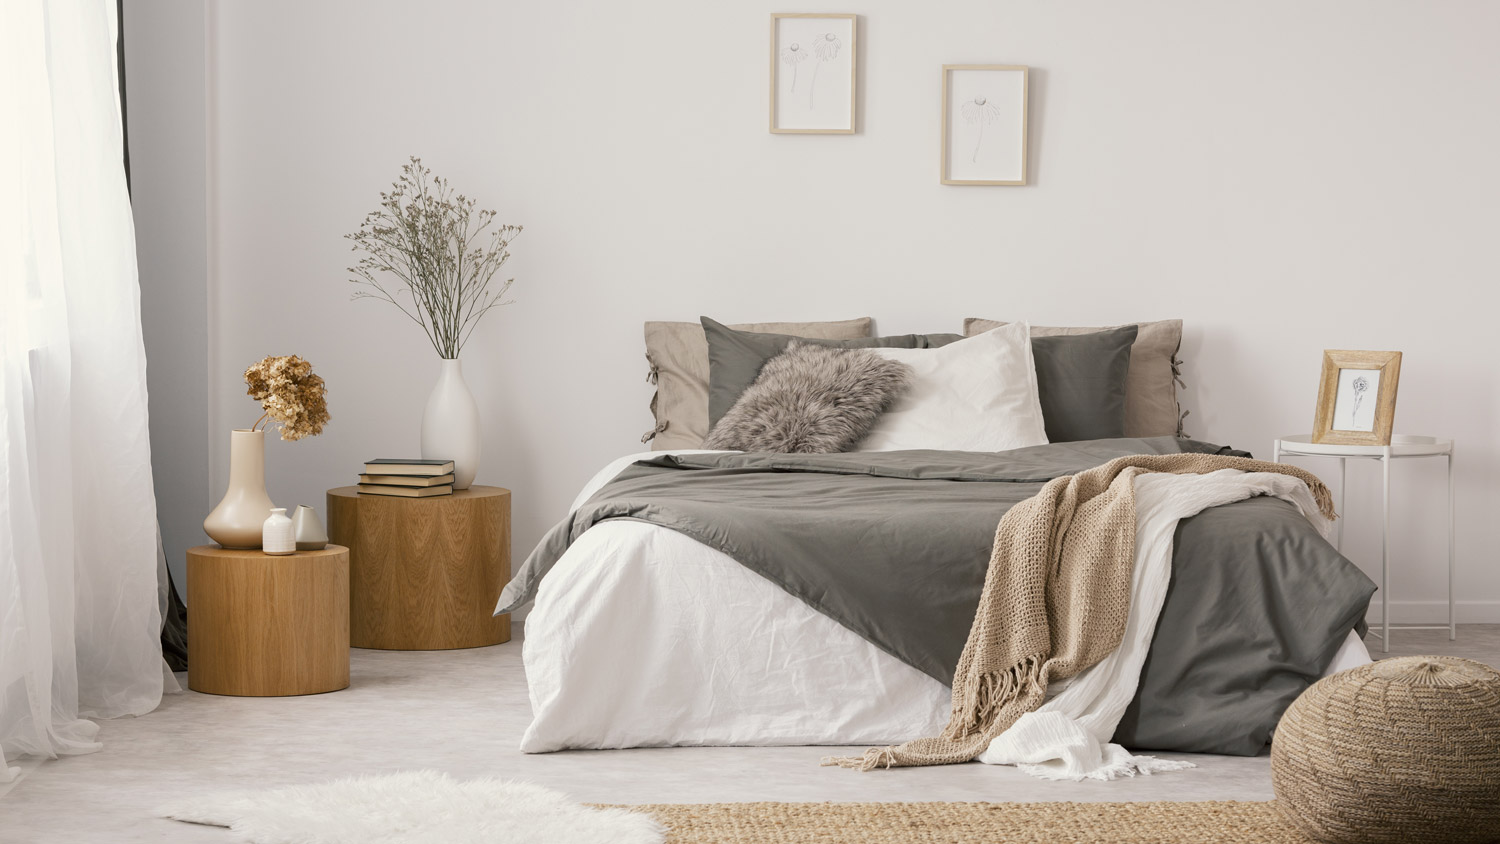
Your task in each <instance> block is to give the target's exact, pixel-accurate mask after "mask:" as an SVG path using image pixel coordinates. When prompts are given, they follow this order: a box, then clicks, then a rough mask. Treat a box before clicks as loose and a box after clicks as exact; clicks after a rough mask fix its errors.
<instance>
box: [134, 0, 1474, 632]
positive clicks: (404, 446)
mask: <svg viewBox="0 0 1500 844" xmlns="http://www.w3.org/2000/svg"><path fill="white" fill-rule="evenodd" d="M214 10H215V11H214V16H215V19H214V20H213V21H212V22H211V27H210V30H211V36H210V37H211V41H210V44H209V53H210V63H211V73H210V75H211V78H212V80H213V82H212V85H211V88H210V96H209V99H210V103H209V109H210V111H209V116H210V139H211V140H210V149H209V155H208V161H209V168H210V172H209V185H210V203H209V215H210V229H209V233H208V236H209V240H210V243H211V244H212V245H213V248H212V249H211V252H210V270H211V272H210V278H211V289H210V302H211V305H210V307H211V309H213V311H214V313H213V320H212V322H211V325H210V335H209V336H210V338H211V346H212V348H211V360H213V361H214V364H213V367H214V369H213V372H212V373H211V376H212V380H213V385H214V386H213V395H212V412H213V418H214V425H215V426H216V429H217V430H218V431H220V435H219V436H218V438H217V440H216V441H215V442H213V444H212V445H213V448H214V455H213V459H212V461H211V467H212V470H213V477H212V481H213V486H214V487H215V489H216V490H218V489H222V488H223V484H224V481H225V477H224V472H225V464H226V454H225V452H226V448H227V444H226V442H225V440H226V438H227V435H224V434H223V433H222V432H223V431H226V430H227V429H228V428H230V427H234V426H244V425H247V424H249V423H250V422H251V421H252V420H253V419H254V418H255V417H256V416H257V415H258V414H257V412H256V409H255V408H254V407H253V406H252V404H251V402H250V400H249V399H247V398H245V397H244V396H243V387H242V385H241V384H240V382H239V373H240V370H241V368H242V367H243V366H245V365H246V364H248V363H250V362H251V361H253V360H256V359H258V358H259V357H261V356H263V355H265V354H273V353H274V354H288V353H297V354H301V355H303V356H305V357H307V358H309V359H310V360H312V361H313V362H314V363H315V364H316V366H317V367H318V371H319V372H320V373H322V374H323V375H324V376H325V377H326V378H327V380H328V383H329V385H330V405H331V408H332V412H333V422H332V424H331V425H330V427H329V428H328V431H327V433H325V434H324V435H323V436H322V437H319V438H317V439H314V440H308V441H303V442H299V443H279V442H276V443H272V444H271V445H270V447H269V449H268V451H269V467H268V472H269V476H270V478H271V492H272V496H273V497H274V498H275V499H276V500H277V501H278V502H279V503H285V504H288V505H292V504H295V503H298V502H301V503H312V504H319V505H321V503H322V500H323V499H322V494H323V491H324V489H325V488H327V487H331V486H335V485H340V484H346V483H349V482H350V481H352V480H353V479H354V475H355V473H356V472H357V471H358V468H359V464H360V462H361V461H362V460H364V459H366V458H370V457H376V456H399V455H402V454H407V453H414V452H415V451H416V437H417V429H418V423H419V418H420V410H421V406H422V402H423V401H424V399H425V396H426V393H427V391H428V389H429V388H430V386H431V384H432V382H433V380H434V377H435V375H436V372H437V363H436V359H435V355H434V353H433V352H432V351H431V349H430V348H427V347H426V346H425V342H426V341H425V340H424V339H423V338H422V337H421V335H420V334H419V333H418V332H417V331H416V329H415V327H414V326H411V325H410V324H407V323H404V322H403V318H402V317H401V316H400V314H398V313H397V312H396V311H395V310H394V309H391V308H390V307H389V306H383V305H380V304H377V303H370V302H358V303H351V302H350V301H348V295H349V293H350V287H349V285H348V284H347V283H346V282H345V280H344V279H345V278H346V274H345V272H344V268H345V267H346V266H348V265H349V263H350V262H351V256H350V254H349V252H348V250H347V243H346V242H345V241H344V240H343V239H342V235H343V234H345V233H346V232H349V231H352V230H353V229H354V228H355V227H356V226H357V225H358V224H359V221H360V219H361V217H362V215H363V214H364V213H365V212H366V211H368V210H370V209H372V208H373V207H374V205H375V202H376V194H377V192H378V191H379V190H381V189H382V188H383V187H384V186H385V185H387V184H388V183H389V182H390V181H391V180H392V179H393V178H394V177H395V176H396V175H397V172H398V167H399V165H400V164H401V163H402V162H403V161H404V160H405V158H406V156H408V155H411V154H417V155H420V156H422V157H423V159H424V160H425V161H426V163H427V164H429V165H430V166H432V167H433V168H434V169H435V170H437V171H438V172H440V173H442V174H444V175H446V176H448V177H449V178H450V179H451V180H453V182H454V183H455V184H457V185H459V186H460V187H461V189H462V190H463V191H465V192H467V193H469V194H470V195H472V196H477V197H479V198H481V200H482V201H483V202H484V204H486V205H488V206H492V207H494V208H496V209H498V210H499V211H500V213H501V217H502V219H503V220H504V221H506V222H514V223H522V224H524V225H525V226H526V227H527V231H526V233H525V234H524V235H523V236H522V238H521V239H520V240H518V241H517V242H516V244H515V247H514V252H515V258H514V259H513V261H512V263H511V265H510V267H509V269H510V270H511V272H512V273H513V274H514V275H515V276H516V278H517V279H518V280H517V283H516V287H515V289H514V294H515V299H516V300H517V302H516V304H515V305H513V306H511V307H509V308H507V309H504V310H502V311H500V312H497V313H495V314H492V315H491V316H490V317H489V318H488V319H487V321H486V324H485V325H483V327H482V329H481V330H480V331H479V332H477V333H476V334H475V335H474V339H473V341H472V342H471V344H470V346H469V347H468V348H467V349H466V351H465V354H464V358H465V366H466V371H467V373H468V376H469V378H470V381H471V383H472V384H473V386H474V388H475V392H476V393H477V395H478V398H479V401H480V403H481V407H482V412H483V415H484V419H485V422H486V425H487V428H488V436H487V439H486V442H485V448H486V450H487V456H486V460H485V464H484V466H483V468H482V469H481V472H480V481H481V482H483V483H491V484H499V485H504V486H508V487H510V488H511V489H513V490H514V491H515V508H516V510H515V534H516V535H515V549H514V550H515V552H516V555H517V557H518V558H519V557H520V556H521V555H524V554H525V553H526V551H528V550H529V549H530V547H531V545H532V543H533V542H534V541H535V540H536V539H537V538H538V537H539V536H540V534H541V533H542V531H543V530H544V529H545V528H546V527H547V526H548V525H550V524H551V523H552V522H553V521H554V520H556V519H557V518H559V517H561V516H562V515H563V512H562V511H563V508H564V507H565V506H566V503H567V502H568V500H569V499H570V497H571V496H572V494H573V493H574V492H575V491H576V489H577V488H578V487H579V486H580V485H581V484H582V483H583V482H584V481H585V480H586V479H587V478H588V476H589V475H590V474H591V473H592V472H593V471H594V470H595V469H596V468H597V467H598V466H600V465H601V464H603V463H604V462H605V461H606V460H607V459H609V458H611V457H614V456H617V455H619V454H621V453H624V452H628V451H631V450H634V449H636V448H638V447H639V446H638V443H637V438H638V436H639V435H640V433H641V432H642V431H644V430H646V429H647V428H648V427H650V420H649V417H648V415H647V413H646V402H647V401H648V399H649V395H650V392H649V390H650V388H649V387H648V386H647V385H646V384H645V383H644V380H643V377H644V374H645V363H644V361H643V360H642V356H641V353H642V341H641V322H642V321H643V320H646V319H671V318H678V319H693V318H695V317H697V316H698V315H699V314H711V315H714V316H716V317H719V318H722V319H726V320H760V319H818V318H845V317H850V316H855V315H861V314H869V315H872V316H874V317H876V318H877V320H878V321H879V327H880V329H881V330H882V331H884V332H905V331H951V330H956V329H957V328H958V326H959V322H960V320H961V319H962V318H963V317H964V316H967V315H982V316H990V317H996V318H1001V319H1019V318H1028V319H1030V320H1032V321H1034V322H1038V323H1054V324H1056V323H1064V324H1108V323H1118V322H1122V321H1129V320H1138V319H1160V318H1167V317H1181V318H1183V319H1185V320H1186V321H1187V326H1188V328H1187V332H1188V333H1187V338H1186V341H1185V343H1184V350H1183V357H1184V359H1185V360H1186V362H1187V365H1186V371H1185V377H1186V378H1187V381H1188V383H1189V385H1190V390H1189V391H1188V393H1187V398H1186V402H1185V403H1186V405H1187V407H1189V408H1191V409H1192V412H1193V413H1192V416H1191V417H1190V418H1189V425H1188V428H1189V430H1190V432H1192V433H1194V434H1196V435H1198V436H1200V437H1202V438H1205V439H1212V440H1215V441H1218V442H1225V443H1231V444H1234V445H1236V446H1240V447H1247V448H1251V449H1254V450H1256V451H1257V452H1261V453H1264V452H1267V451H1268V449H1269V443H1270V440H1271V438H1272V437H1273V436H1275V435H1277V434H1281V433H1292V432H1299V431H1305V430H1307V429H1308V427H1309V426H1310V423H1311V420H1312V412H1313V402H1314V398H1315V392H1316V389H1317V379H1318V372H1319V360H1320V354H1321V352H1322V350H1323V349H1325V348H1354V349H1400V350H1402V351H1404V352H1405V353H1406V359H1405V371H1404V372H1403V373H1402V379H1401V381H1402V384H1401V397H1400V401H1399V406H1398V414H1397V429H1398V431H1404V432H1412V433H1433V434H1442V435H1451V436H1455V437H1457V438H1458V441H1459V444H1460V472H1461V476H1460V482H1459V494H1460V498H1461V504H1460V512H1459V523H1460V526H1461V538H1460V541H1461V546H1460V552H1461V560H1460V565H1461V575H1462V583H1461V592H1462V596H1463V597H1464V599H1465V602H1466V603H1465V605H1464V609H1465V612H1466V613H1467V614H1468V617H1469V618H1472V619H1479V618H1484V619H1487V620H1490V621H1500V566H1496V565H1495V564H1494V553H1493V551H1492V550H1491V549H1493V548H1494V547H1495V546H1496V544H1497V542H1500V528H1497V526H1496V520H1495V519H1493V518H1492V516H1491V514H1492V513H1493V512H1495V511H1496V509H1497V505H1500V495H1497V491H1496V484H1495V482H1494V481H1495V479H1496V477H1497V469H1500V465H1497V461H1500V434H1497V432H1496V427H1497V422H1500V419H1497V411H1500V408H1497V404H1500V376H1497V369H1496V367H1495V365H1494V363H1493V361H1492V358H1491V357H1490V356H1489V355H1490V354H1491V352H1490V351H1489V350H1490V348H1491V347H1492V343H1490V342H1489V336H1490V326H1491V325H1492V322H1493V318H1492V314H1491V312H1492V310H1493V308H1492V306H1493V305H1494V304H1495V303H1496V299H1497V296H1496V293H1495V283H1496V281H1497V276H1500V272H1497V270H1500V258H1497V255H1496V251H1495V248H1494V244H1493V238H1494V233H1495V231H1496V227H1497V223H1500V215H1497V210H1496V208H1497V206H1496V203H1495V199H1494V198H1495V196H1496V195H1497V193H1500V156H1497V155H1496V154H1495V150H1496V149H1500V109H1496V108H1495V103H1496V102H1497V96H1500V51H1497V50H1495V49H1494V38H1493V36H1494V34H1495V33H1496V32H1497V31H1500V5H1497V4H1493V3H1488V2H1457V0H1455V2H1444V3H1440V4H1439V3H1423V4H1417V3H1407V2H1367V1H1366V0H1337V2H1335V1H1334V0H1325V1H1323V2H1314V3H1308V2H1304V0H1296V1H1295V2H1292V1H1291V0H1278V1H1277V2H1259V3H1237V4H1231V3H1204V2H1200V0H1174V1H1173V2H1136V3H1128V4H1126V3H1115V2H1109V1H1108V0H1087V1H1085V0H1071V1H1070V2H1066V3H1060V2H1050V3H1049V2H977V0H970V1H969V2H959V1H958V0H955V1H954V2H931V3H910V2H896V0H864V1H863V2H854V3H850V4H847V5H843V6H838V7H837V8H836V10H837V11H852V12H858V13H859V14H861V15H862V16H863V17H862V18H861V33H860V34H861V44H862V48H863V54H862V55H861V57H860V64H861V68H860V73H861V77H862V80H861V85H862V90H861V94H860V102H861V127H860V132H859V134H857V135H855V136H852V137H842V136H773V135H770V134H768V133H767V132H766V126H765V120H766V117H765V115H766V97H767V91H766V87H767V67H766V62H767V52H768V50H767V43H766V39H767V30H768V14H769V13H770V12H773V11H785V10H786V9H784V8H783V5H782V4H780V3H776V4H768V3H751V2H744V3H703V2H687V1H686V0H684V1H683V2H653V3H606V2H594V3H587V4H584V3H535V2H532V3H518V2H479V0H470V1H469V2H435V3H421V4H418V3H396V2H373V3H372V2H352V0H351V2H319V3H299V2H258V3H233V4H231V3H222V4H219V5H217V6H215V7H214ZM959 62H1003V63H1017V64H1027V65H1030V66H1031V67H1032V68H1033V69H1034V71H1033V77H1032V85H1033V88H1032V103H1033V108H1032V112H1031V126H1032V128H1031V145H1032V146H1031V148H1032V150H1033V160H1032V165H1031V180H1032V184H1031V186H1028V187H1019V188H1011V187H945V186H942V185H939V184H938V174H937V166H938V164H937V153H938V109H939V103H938V91H939V81H940V77H939V68H940V66H941V65H942V64H944V63H959ZM153 365H154V364H153ZM1307 465H1309V466H1312V467H1314V468H1319V467H1318V466H1317V465H1316V464H1313V463H1308V464H1307ZM1371 468H1372V467H1369V466H1365V465H1360V466H1356V467H1354V470H1352V471H1351V491H1350V504H1351V506H1350V512H1351V515H1350V520H1349V525H1348V529H1349V532H1350V536H1351V542H1350V544H1349V550H1350V553H1351V555H1352V556H1353V557H1354V559H1356V561H1358V562H1359V563H1361V564H1362V565H1363V566H1365V568H1366V569H1367V570H1368V571H1372V572H1373V571H1375V570H1376V567H1377V565H1378V559H1377V557H1376V555H1375V548H1376V546H1375V544H1374V542H1373V541H1372V534H1371V532H1372V531H1373V528H1374V524H1375V518H1374V517H1375V513H1376V512H1377V511H1376V509H1375V508H1376V506H1377V501H1378V499H1377V498H1376V491H1377V477H1376V474H1375V473H1374V472H1373V471H1365V470H1367V469H1371ZM1397 470H1398V471H1397V481H1398V498H1397V501H1396V508H1397V512H1398V519H1397V522H1396V537H1397V548H1398V561H1397V562H1398V565H1397V572H1398V573H1397V575H1396V577H1395V579H1394V582H1393V592H1394V594H1395V595H1396V597H1397V598H1399V599H1402V600H1404V601H1410V602H1416V603H1411V604H1407V605H1404V609H1405V610H1407V611H1409V612H1417V611H1421V610H1424V609H1428V610H1430V609H1432V607H1431V606H1429V605H1426V604H1422V603H1420V602H1433V601H1438V600H1440V599H1441V598H1443V597H1444V593H1443V590H1442V587H1441V585H1440V584H1441V572H1442V570H1443V569H1442V553H1441V550H1440V549H1439V548H1438V547H1437V543H1440V541H1441V537H1442V521H1441V516H1440V505H1441V491H1442V489H1443V486H1442V483H1441V467H1440V465H1439V464H1438V463H1437V462H1436V461H1432V462H1430V463H1429V464H1426V465H1422V464H1416V465H1400V466H1398V467H1397Z"/></svg>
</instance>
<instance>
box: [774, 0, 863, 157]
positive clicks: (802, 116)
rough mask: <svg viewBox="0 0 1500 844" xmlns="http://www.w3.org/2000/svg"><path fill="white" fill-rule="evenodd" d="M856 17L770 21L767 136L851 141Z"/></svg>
mask: <svg viewBox="0 0 1500 844" xmlns="http://www.w3.org/2000/svg"><path fill="white" fill-rule="evenodd" d="M858 21H859V16H858V15H836V14H791V13H781V14H775V15H772V16H771V132H772V133H773V134H778V135H852V134H854V120H855V113H854V110H855V103H854V94H855V82H856V78H857V77H856V74H857V73H858V69H859V64H858V61H857V50H856V46H855V30H856V29H857V28H858V27H857V24H858Z"/></svg>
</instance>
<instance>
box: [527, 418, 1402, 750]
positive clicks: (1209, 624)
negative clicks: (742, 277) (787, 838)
mask: <svg viewBox="0 0 1500 844" xmlns="http://www.w3.org/2000/svg"><path fill="white" fill-rule="evenodd" d="M1179 452H1200V453H1231V452H1230V450H1228V449H1225V448H1222V447H1220V446H1217V445H1212V444H1209V443H1203V442H1198V441H1194V440H1185V439H1178V438H1175V437H1155V438H1148V439H1116V440H1089V441H1084V442H1072V443H1055V444H1051V445H1044V446H1035V447H1031V448H1023V449H1017V450H1014V451H1008V452H1000V453H994V454H979V453H971V452H945V451H904V452H858V453H849V454H830V455H791V454H738V453H732V454H703V455H682V456H672V455H663V456H661V457H656V458H652V459H650V460H646V461H642V462H640V463H637V464H635V465H634V466H631V467H630V468H628V469H626V470H625V471H624V472H623V473H621V474H620V475H619V476H618V477H617V478H616V479H615V480H614V481H612V482H611V483H609V484H608V485H606V486H605V487H604V488H603V489H601V490H600V491H599V492H598V493H596V494H595V495H594V496H593V497H592V498H591V499H589V501H588V502H586V503H585V504H584V505H583V506H582V507H580V508H579V509H578V510H577V511H575V512H574V513H573V514H572V515H571V516H570V517H569V518H568V519H566V520H564V521H563V522H562V523H560V524H558V525H557V526H556V527H554V528H553V529H552V530H551V531H549V532H548V533H547V535H546V536H545V537H544V538H543V539H542V542H541V543H540V544H539V545H538V546H537V548H536V550H535V551H533V552H532V554H531V555H530V556H529V557H528V558H527V560H526V562H525V563H524V564H523V565H522V567H521V568H520V570H519V571H518V572H517V574H516V576H515V578H513V579H512V581H511V583H510V584H508V585H507V586H506V588H505V591H504V593H503V594H502V595H501V607H500V608H499V610H498V611H499V612H507V611H511V610H513V609H516V608H517V607H519V606H520V605H522V604H524V603H525V602H526V601H528V600H530V599H531V597H532V596H533V595H534V594H535V590H536V586H537V584H538V583H539V582H540V580H541V578H542V577H543V576H545V574H546V572H547V571H548V570H550V569H551V567H552V565H553V564H554V563H555V562H556V561H557V560H558V559H559V558H560V557H561V556H562V554H563V553H564V552H565V551H566V550H567V548H568V546H569V545H571V544H572V542H573V541H574V540H576V539H577V538H578V537H579V536H580V535H582V533H583V532H584V531H586V530H588V529H589V528H590V527H592V526H593V525H595V524H598V523H599V522H601V521H604V520H607V519H621V518H623V519H636V520H641V521H646V522H651V523H653V524H658V525H662V526H664V527H668V528H672V529H674V530H677V531H680V532H682V533H685V534H687V535H688V536H691V537H693V538H694V539H696V540H698V541H700V542H703V543H704V544H706V545H709V546H711V547H713V548H717V549H718V550H720V551H723V552H724V553H725V554H727V555H728V556H730V557H732V558H733V559H735V560H736V561H738V562H739V563H740V564H742V565H744V566H746V567H748V568H750V569H752V570H754V571H756V572H757V573H759V574H761V575H762V576H764V577H766V578H767V579H769V580H771V581H772V582H774V583H776V584H777V585H779V586H781V587H782V588H784V589H786V590H787V591H788V592H790V593H792V594H793V595H795V596H797V597H798V598H799V599H801V600H802V601H804V602H805V603H807V604H808V605H809V606H812V607H813V608H814V609H817V610H818V611H819V612H822V613H824V614H825V615H827V616H829V617H830V618H833V619H834V620H835V621H837V622H838V623H840V624H842V625H844V626H845V627H847V628H849V629H850V630H853V631H854V632H855V633H858V634H859V635H860V636H862V637H863V638H865V639H866V640H868V641H869V642H870V643H872V644H874V645H875V646H876V647H879V648H881V649H882V650H884V651H886V652H887V653H890V654H891V655H893V656H895V657H896V658H898V659H900V660H902V661H903V662H906V663H907V664H909V665H911V666H913V667H915V668H917V669H918V670H920V671H922V672H924V673H926V674H928V675H930V676H932V677H934V678H936V679H938V680H940V681H942V682H943V683H945V684H946V683H951V682H952V677H953V671H954V668H955V666H956V665H957V662H958V657H959V654H960V653H961V652H962V651H963V646H964V642H965V639H966V638H967V636H968V633H969V627H970V624H971V622H972V621H973V617H974V610H975V607H976V606H977V605H978V602H979V593H980V590H981V588H982V586H983V584H984V575H985V569H986V566H987V564H988V561H989V556H990V544H991V542H992V540H993V539H994V534H995V526H996V524H997V523H998V522H999V520H1000V517H1001V515H1002V514H1004V512H1005V511H1006V510H1007V509H1009V508H1010V506H1011V505H1013V504H1015V503H1017V502H1019V501H1022V500H1025V499H1026V498H1028V497H1030V496H1031V495H1033V494H1035V493H1036V491H1037V490H1038V489H1039V488H1040V486H1041V484H1043V483H1045V482H1046V481H1048V480H1050V479H1052V478H1054V477H1058V476H1061V475H1067V474H1074V473H1076V472H1079V471H1082V470H1084V469H1087V468H1090V467H1093V466H1097V465H1099V464H1101V463H1104V462H1107V461H1108V460H1110V459H1113V458H1115V457H1120V456H1124V455H1129V454H1170V453H1179ZM1172 570H1173V574H1172V584H1171V587H1170V588H1169V591H1168V593H1167V598H1166V602H1165V604H1164V605H1163V608H1162V614H1161V619H1160V621H1159V622H1158V624H1157V632H1156V637H1155V639H1154V640H1153V643H1152V647H1151V651H1150V655H1149V657H1148V659H1147V662H1146V665H1145V667H1144V669H1143V670H1142V674H1141V683H1140V687H1139V689H1138V690H1137V694H1136V698H1135V701H1134V702H1133V703H1132V705H1131V708H1130V710H1129V711H1128V712H1127V713H1126V717H1125V719H1124V720H1123V721H1122V723H1121V725H1120V729H1119V731H1118V732H1117V733H1116V739H1117V740H1118V741H1120V742H1121V743H1124V744H1126V745H1128V746H1132V747H1137V748H1144V749H1157V750H1187V751H1200V752H1212V753H1229V754H1236V755H1253V754H1255V753H1259V752H1260V751H1261V750H1262V749H1263V748H1264V746H1265V744H1266V741H1267V739H1268V738H1269V736H1270V733H1271V730H1272V729H1273V728H1274V727H1275V725H1276V722H1277V721H1278V720H1279V719H1280V717H1281V713H1282V712H1283V711H1284V710H1285V709H1286V707H1287V706H1288V705H1289V704H1290V703H1291V701H1292V700H1293V699H1294V698H1295V697H1296V696H1297V694H1299V693H1300V692H1301V691H1302V690H1303V689H1305V688H1306V687H1307V686H1308V685H1309V684H1311V683H1312V682H1314V681H1315V680H1317V678H1318V677H1319V676H1320V675H1321V673H1322V671H1323V669H1324V668H1325V667H1326V666H1327V664H1328V662H1329V661H1330V660H1331V659H1332V657H1333V654H1334V653H1335V652H1336V651H1337V650H1338V648H1339V646H1340V645H1341V644H1342V642H1343V640H1344V639H1345V638H1346V637H1347V635H1348V632H1349V631H1350V630H1351V629H1353V628H1354V627H1355V626H1356V625H1357V624H1360V623H1361V619H1362V618H1363V617H1364V613H1365V609H1366V607H1367V605H1368V603H1369V599H1370V595H1371V594H1372V593H1373V591H1374V589H1375V585H1374V583H1372V582H1371V581H1370V580H1369V578H1367V577H1365V576H1364V574H1363V573H1361V572H1360V571H1359V569H1357V568H1356V567H1355V566H1354V565H1353V564H1351V563H1349V561H1348V560H1346V559H1344V558H1343V557H1342V556H1341V555H1340V554H1339V553H1338V552H1337V551H1335V550H1334V549H1333V547H1332V546H1330V545H1329V544H1328V543H1327V542H1325V541H1324V540H1323V539H1322V538H1321V537H1320V536H1318V534H1317V532H1316V530H1314V529H1313V527H1312V526H1311V525H1310V524H1308V522H1307V521H1306V520H1305V519H1304V518H1302V517H1301V516H1300V515H1299V514H1298V513H1297V512H1296V510H1295V508H1293V507H1292V506H1291V505H1289V504H1287V503H1286V502H1283V501H1281V500H1279V499H1251V500H1249V501H1242V502H1237V503H1235V504H1229V505H1226V506H1223V507H1216V508H1212V509H1211V510H1207V511H1204V512H1203V513H1201V514H1199V515H1198V516H1195V517H1193V518H1191V519H1185V520H1183V522H1182V523H1181V524H1180V525H1179V528H1178V531H1177V535H1176V541H1175V548H1174V553H1173V569H1172Z"/></svg>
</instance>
